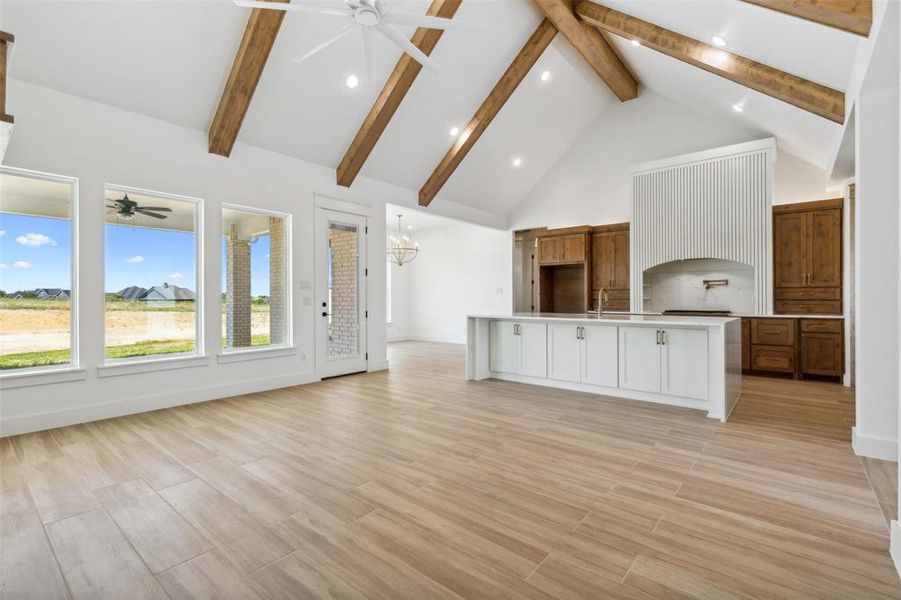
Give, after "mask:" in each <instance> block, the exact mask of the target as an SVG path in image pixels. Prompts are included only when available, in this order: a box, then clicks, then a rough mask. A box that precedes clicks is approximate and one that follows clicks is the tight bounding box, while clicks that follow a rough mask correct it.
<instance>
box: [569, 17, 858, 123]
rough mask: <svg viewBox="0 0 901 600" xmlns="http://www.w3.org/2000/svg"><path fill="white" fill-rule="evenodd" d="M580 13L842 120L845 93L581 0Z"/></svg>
mask: <svg viewBox="0 0 901 600" xmlns="http://www.w3.org/2000/svg"><path fill="white" fill-rule="evenodd" d="M576 14H577V15H579V18H581V19H582V20H583V21H585V22H586V23H589V24H591V25H593V26H595V27H597V28H599V29H603V30H605V31H609V32H611V33H615V34H617V35H620V36H623V37H625V38H627V39H630V40H638V41H639V42H641V43H642V45H644V46H647V47H648V48H652V49H654V50H657V51H658V52H662V53H663V54H666V55H668V56H671V57H673V58H677V59H679V60H681V61H683V62H686V63H688V64H690V65H694V66H696V67H700V68H701V69H704V70H705V71H708V72H710V73H713V74H715V75H719V76H720V77H724V78H726V79H728V80H730V81H734V82H735V83H738V84H741V85H743V86H745V87H748V88H751V89H752V90H756V91H758V92H760V93H762V94H766V95H767V96H771V97H773V98H776V99H778V100H782V101H783V102H787V103H788V104H791V105H793V106H797V107H798V108H801V109H803V110H806V111H808V112H812V113H814V114H816V115H819V116H821V117H824V118H826V119H829V120H830V121H834V122H836V123H839V124H841V123H843V122H844V119H845V95H844V93H842V92H840V91H837V90H833V89H831V88H828V87H826V86H824V85H820V84H818V83H814V82H812V81H809V80H807V79H803V78H801V77H798V76H796V75H792V74H790V73H786V72H784V71H780V70H779V69H775V68H773V67H770V66H767V65H765V64H762V63H759V62H756V61H753V60H751V59H748V58H745V57H743V56H739V55H738V54H733V53H732V52H729V51H727V50H723V49H722V48H717V47H716V46H712V45H710V44H705V43H704V42H699V41H698V40H694V39H692V38H690V37H686V36H684V35H682V34H679V33H676V32H674V31H670V30H668V29H664V28H663V27H659V26H657V25H654V24H653V23H649V22H647V21H643V20H641V19H638V18H635V17H632V16H629V15H627V14H625V13H621V12H619V11H616V10H613V9H610V8H607V7H605V6H601V5H599V4H595V3H594V2H591V1H589V0H579V2H578V4H576Z"/></svg>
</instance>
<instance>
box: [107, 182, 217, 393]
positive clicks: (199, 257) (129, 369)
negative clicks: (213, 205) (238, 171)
mask: <svg viewBox="0 0 901 600" xmlns="http://www.w3.org/2000/svg"><path fill="white" fill-rule="evenodd" d="M107 190H113V191H115V192H122V193H123V194H125V193H128V194H140V195H145V196H156V197H159V198H168V199H170V200H178V201H181V202H190V203H191V204H193V205H194V261H195V263H194V278H195V281H194V288H195V289H196V290H197V292H196V294H195V295H196V298H195V300H194V310H195V318H194V351H193V352H184V353H177V354H153V355H150V356H146V357H145V356H136V357H133V358H112V359H108V358H106V325H105V323H104V327H103V353H102V356H103V358H102V359H101V361H102V362H101V364H100V366H99V367H97V376H98V377H108V376H111V375H126V374H131V373H141V372H145V371H156V370H160V369H168V368H179V367H180V366H201V365H203V364H209V360H207V356H206V353H205V347H204V335H203V324H204V322H205V319H204V310H203V303H204V298H205V297H206V296H205V294H204V289H203V276H204V251H203V240H204V224H203V199H202V198H195V197H193V196H183V195H181V194H171V193H168V192H160V191H157V190H148V189H144V188H137V187H132V186H126V185H118V184H114V183H106V184H104V186H103V192H104V194H105V193H106V191H107ZM106 225H107V223H106V219H105V218H104V222H103V236H102V238H103V239H102V242H101V253H102V256H103V260H102V261H101V265H102V266H101V270H102V271H103V273H102V278H101V280H102V282H103V284H102V285H101V289H100V293H99V299H100V303H101V306H104V314H105V312H106V311H105V306H106ZM104 320H105V319H104ZM191 359H201V360H197V361H192V360H191ZM192 363H196V364H192ZM142 366H144V368H142ZM157 367H158V368H157Z"/></svg>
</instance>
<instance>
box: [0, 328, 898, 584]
mask: <svg viewBox="0 0 901 600" xmlns="http://www.w3.org/2000/svg"><path fill="white" fill-rule="evenodd" d="M390 359H391V366H392V368H391V371H390V372H385V373H375V374H366V375H356V376H351V377H345V378H339V379H333V380H330V381H325V382H322V383H320V384H315V385H309V386H303V387H296V388H290V389H283V390H277V391H272V392H266V393H260V394H252V395H248V396H242V397H238V398H231V399H227V400H220V401H214V402H207V403H203V404H197V405H193V406H186V407H179V408H173V409H168V410H162V411H157V412H153V413H148V414H143V415H135V416H131V417H124V418H119V419H110V420H107V421H101V422H96V423H89V424H85V425H78V426H73V427H66V428H62V429H56V430H52V431H47V432H41V433H35V434H29V435H23V436H18V437H13V438H6V439H3V440H0V467H2V485H0V555H2V561H0V563H2V572H0V586H2V587H0V597H2V598H4V599H5V598H10V599H13V598H15V599H25V598H40V599H45V598H67V597H73V598H85V599H91V600H97V599H102V598H116V599H118V598H128V599H134V598H166V597H171V598H216V599H219V598H240V599H245V598H264V599H265V598H342V599H353V600H362V599H367V598H369V599H383V600H397V599H404V598H410V599H416V600H422V599H429V598H558V599H570V598H593V599H603V598H613V599H622V598H630V599H648V598H710V599H724V598H726V599H728V598H785V599H793V600H794V599H798V598H816V599H829V598H834V599H842V600H845V599H852V598H853V599H865V598H901V584H899V581H898V577H897V575H896V573H895V570H894V568H893V566H892V563H891V560H890V558H889V555H888V528H887V519H888V518H890V517H892V516H893V515H894V514H895V512H896V510H897V507H896V506H895V503H896V496H895V490H896V489H897V467H896V465H894V464H893V463H883V462H881V461H862V460H860V459H859V458H858V457H856V456H855V455H854V453H853V452H852V451H851V448H850V431H849V427H850V424H851V422H850V421H851V419H853V414H854V410H853V407H854V399H853V395H852V394H851V393H849V392H848V391H847V390H846V389H845V388H842V387H841V386H838V385H835V384H827V383H817V382H799V381H783V380H775V379H761V378H745V393H744V395H743V398H742V400H741V402H740V403H739V405H738V407H737V408H736V410H735V412H734V414H733V417H732V419H731V420H730V422H729V423H726V424H720V423H717V422H714V421H711V420H709V419H707V418H706V417H705V416H703V415H701V414H699V413H697V412H693V411H689V410H685V409H679V408H670V407H663V406H657V405H652V404H646V403H641V402H628V401H621V400H613V399H606V398H600V397H597V396H590V395H586V394H580V393H575V392H565V391H559V390H551V389H546V388H538V387H531V386H525V385H519V384H513V383H506V382H500V381H484V382H466V381H464V379H463V350H462V348H461V347H459V346H451V345H441V344H423V343H413V342H409V343H401V344H393V345H391V348H390Z"/></svg>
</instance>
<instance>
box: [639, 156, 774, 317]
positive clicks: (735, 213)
mask: <svg viewBox="0 0 901 600" xmlns="http://www.w3.org/2000/svg"><path fill="white" fill-rule="evenodd" d="M775 159H776V140H775V138H767V139H763V140H758V141H754V142H747V143H744V144H736V145H734V146H726V147H723V148H716V149H713V150H707V151H704V152H698V153H694V154H686V155H682V156H676V157H673V158H669V159H664V160H661V161H655V162H653V163H645V164H642V165H637V166H636V167H634V168H633V174H632V222H631V232H632V235H631V243H632V260H631V265H632V266H631V270H632V273H631V285H632V290H633V291H632V300H631V303H632V310H633V311H634V312H640V311H641V310H642V306H643V287H642V283H643V275H644V272H645V271H646V270H647V269H650V268H651V267H654V266H657V265H661V264H664V263H669V262H672V261H678V260H688V259H698V258H713V259H723V260H729V261H734V262H737V263H742V264H744V265H748V266H751V267H753V268H754V306H755V313H756V314H770V312H771V311H772V306H771V304H772V286H773V270H772V264H773V259H772V254H773V252H772V237H773V232H772V201H773V164H774V162H775Z"/></svg>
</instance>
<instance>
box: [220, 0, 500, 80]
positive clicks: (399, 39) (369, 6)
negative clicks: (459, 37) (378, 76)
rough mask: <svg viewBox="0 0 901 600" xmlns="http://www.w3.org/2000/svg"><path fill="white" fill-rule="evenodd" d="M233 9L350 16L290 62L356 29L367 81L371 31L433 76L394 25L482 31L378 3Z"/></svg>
mask: <svg viewBox="0 0 901 600" xmlns="http://www.w3.org/2000/svg"><path fill="white" fill-rule="evenodd" d="M234 2H235V5H236V6H240V7H243V8H255V9H264V10H281V11H286V12H305V13H313V14H319V15H327V16H333V17H345V18H347V17H350V19H351V20H350V22H349V23H348V24H347V25H346V26H345V27H344V28H342V29H341V30H340V31H339V32H338V33H337V34H336V35H334V36H332V37H330V38H328V39H327V40H325V41H324V42H322V43H321V44H319V45H317V46H314V47H313V48H311V49H310V50H309V51H307V52H306V53H305V54H303V55H302V56H300V57H298V58H296V59H294V61H295V62H301V61H304V60H306V59H308V58H310V57H311V56H313V55H314V54H317V53H318V52H320V51H322V50H324V49H325V48H328V47H329V46H331V45H332V44H334V43H335V42H337V41H339V40H341V39H343V38H345V37H347V36H348V35H350V34H351V33H352V32H353V31H354V29H356V28H359V29H360V32H361V35H362V38H363V50H364V53H365V54H366V71H367V78H368V79H372V53H373V49H372V32H373V31H375V32H376V33H378V34H379V35H381V36H382V37H384V38H385V39H386V40H388V41H389V42H391V44H392V45H394V46H396V47H398V48H399V49H400V50H401V51H403V52H405V53H406V54H408V55H410V57H411V58H413V60H415V61H416V62H418V63H419V64H421V65H422V66H424V67H426V68H427V69H429V70H430V71H432V72H435V73H437V72H438V70H439V68H438V65H437V64H435V62H434V61H433V60H431V59H430V58H429V57H428V56H427V55H426V54H425V53H424V52H423V51H422V50H420V49H419V48H417V47H416V45H415V44H414V43H413V42H411V41H410V40H409V39H408V38H407V36H405V35H404V34H403V33H401V32H400V31H399V30H398V29H397V27H396V26H401V27H424V28H427V29H442V30H460V31H479V30H482V29H484V27H483V26H482V25H481V24H480V23H471V22H465V21H457V20H454V19H445V18H444V17H434V16H430V15H420V14H416V13H410V12H404V11H396V10H391V9H390V8H389V7H386V5H385V3H384V2H382V0H346V2H343V4H344V7H343V8H329V7H323V6H318V5H311V4H304V1H300V2H297V3H288V4H284V3H281V2H268V1H265V0H234Z"/></svg>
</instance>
